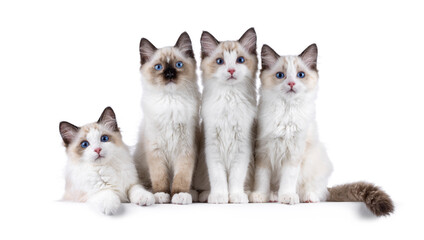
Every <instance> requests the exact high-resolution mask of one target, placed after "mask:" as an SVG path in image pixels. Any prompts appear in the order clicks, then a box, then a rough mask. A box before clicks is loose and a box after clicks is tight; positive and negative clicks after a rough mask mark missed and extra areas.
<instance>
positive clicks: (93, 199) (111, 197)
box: [87, 190, 121, 215]
mask: <svg viewBox="0 0 424 240" xmlns="http://www.w3.org/2000/svg"><path fill="white" fill-rule="evenodd" d="M87 202H88V203H90V204H91V205H92V206H94V207H95V208H97V209H98V210H99V211H100V212H101V213H103V214H106V215H113V214H115V213H116V212H117V211H118V209H119V206H121V200H120V199H119V196H118V195H117V194H116V193H115V192H113V191H112V190H102V191H99V192H97V193H95V194H93V195H91V196H90V197H89V198H88V200H87Z"/></svg>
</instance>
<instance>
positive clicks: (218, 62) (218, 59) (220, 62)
mask: <svg viewBox="0 0 424 240" xmlns="http://www.w3.org/2000/svg"><path fill="white" fill-rule="evenodd" d="M216 63H217V64H218V65H221V64H223V63H224V59H222V58H217V59H216Z"/></svg>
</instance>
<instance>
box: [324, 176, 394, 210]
mask: <svg viewBox="0 0 424 240" xmlns="http://www.w3.org/2000/svg"><path fill="white" fill-rule="evenodd" d="M328 191H329V192H330V194H329V195H328V198H327V201H329V202H364V203H365V205H366V206H367V207H368V209H369V210H370V211H371V212H372V213H374V214H375V215H376V216H378V217H379V216H387V215H390V214H391V213H393V211H394V209H395V207H394V205H393V202H392V199H391V198H390V196H389V195H388V194H387V193H385V192H384V191H383V190H381V189H380V188H379V187H377V186H375V185H374V184H372V183H367V182H356V183H349V184H343V185H338V186H335V187H332V188H328Z"/></svg>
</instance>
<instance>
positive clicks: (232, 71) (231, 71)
mask: <svg viewBox="0 0 424 240" xmlns="http://www.w3.org/2000/svg"><path fill="white" fill-rule="evenodd" d="M235 71H236V70H235V69H234V68H231V69H228V72H229V73H230V74H231V75H233V74H234V72H235Z"/></svg>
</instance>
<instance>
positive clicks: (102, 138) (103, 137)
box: [100, 135, 109, 142]
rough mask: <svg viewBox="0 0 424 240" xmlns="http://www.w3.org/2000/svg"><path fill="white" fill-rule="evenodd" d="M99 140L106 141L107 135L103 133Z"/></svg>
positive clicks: (107, 139)
mask: <svg viewBox="0 0 424 240" xmlns="http://www.w3.org/2000/svg"><path fill="white" fill-rule="evenodd" d="M100 141H102V142H107V141H109V136H107V135H103V136H102V137H101V138H100Z"/></svg>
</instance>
